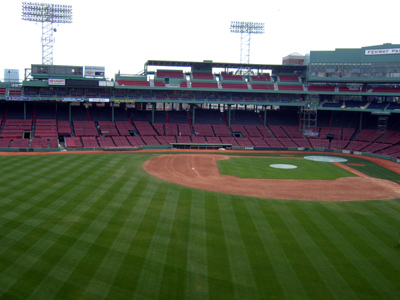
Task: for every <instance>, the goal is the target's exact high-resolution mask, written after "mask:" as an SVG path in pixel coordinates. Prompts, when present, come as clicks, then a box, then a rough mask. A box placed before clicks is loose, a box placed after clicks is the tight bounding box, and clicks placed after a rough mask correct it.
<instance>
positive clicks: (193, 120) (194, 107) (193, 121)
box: [192, 105, 196, 125]
mask: <svg viewBox="0 0 400 300" xmlns="http://www.w3.org/2000/svg"><path fill="white" fill-rule="evenodd" d="M195 110H196V106H194V105H193V113H192V125H194V124H196V122H195V115H196V114H195Z"/></svg>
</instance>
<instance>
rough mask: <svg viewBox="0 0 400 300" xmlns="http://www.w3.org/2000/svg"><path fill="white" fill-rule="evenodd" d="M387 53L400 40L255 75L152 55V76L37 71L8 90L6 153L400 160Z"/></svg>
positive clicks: (396, 80)
mask: <svg viewBox="0 0 400 300" xmlns="http://www.w3.org/2000/svg"><path fill="white" fill-rule="evenodd" d="M377 49H378V50H380V49H386V50H388V51H392V52H393V51H394V50H396V49H400V45H392V44H383V45H378V46H370V47H363V48H360V49H336V50H334V51H311V52H310V53H309V54H307V55H306V56H305V58H304V63H303V64H302V65H296V64H289V65H267V64H265V65H262V64H250V65H249V66H246V67H250V69H251V70H252V73H253V74H250V75H236V72H235V71H236V70H239V69H241V68H242V67H243V65H241V64H235V63H216V62H212V61H204V62H181V61H176V62H174V61H154V60H149V61H147V62H146V63H145V70H144V71H143V73H141V74H138V75H124V74H120V73H118V74H116V75H115V77H114V78H113V79H112V80H106V79H105V78H86V77H85V76H84V74H85V73H84V72H83V69H84V67H82V66H52V67H51V68H50V67H49V66H46V65H32V66H31V69H30V77H27V78H26V80H24V81H23V82H22V83H21V84H19V85H15V84H11V83H7V82H1V83H0V121H1V123H0V124H1V126H0V147H1V149H2V150H8V151H16V150H17V151H18V150H19V151H57V150H60V149H67V150H76V149H86V148H88V149H89V148H90V149H108V148H143V147H157V148H160V147H161V148H162V147H164V148H172V147H176V148H191V147H193V146H194V145H195V147H197V148H210V147H211V148H218V147H224V148H232V149H244V148H246V149H255V150H257V149H260V150H268V149H318V150H329V151H347V152H356V153H357V152H368V153H375V154H377V155H388V156H390V157H392V158H400V153H399V150H398V148H399V147H400V145H399V143H400V139H399V138H398V137H399V130H400V127H399V124H400V122H399V121H400V119H399V117H398V116H399V114H398V113H399V112H400V99H399V97H400V71H399V70H398V68H397V66H398V65H399V64H400V54H397V52H395V51H394V52H393V54H391V55H384V54H381V55H374V53H378V52H379V51H374V50H377ZM388 51H387V52H383V53H388ZM348 57H351V59H352V61H348ZM378 65H379V66H381V67H380V69H379V72H378V71H377V68H376V66H378ZM72 70H74V71H72ZM151 70H155V71H151Z"/></svg>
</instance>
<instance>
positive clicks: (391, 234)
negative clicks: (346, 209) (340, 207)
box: [351, 201, 400, 247]
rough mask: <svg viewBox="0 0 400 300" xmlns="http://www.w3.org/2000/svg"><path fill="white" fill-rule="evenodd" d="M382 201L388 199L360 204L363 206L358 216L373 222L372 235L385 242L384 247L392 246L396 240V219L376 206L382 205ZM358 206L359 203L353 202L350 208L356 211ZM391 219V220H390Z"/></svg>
mask: <svg viewBox="0 0 400 300" xmlns="http://www.w3.org/2000/svg"><path fill="white" fill-rule="evenodd" d="M373 202H374V203H373ZM382 202H388V201H370V202H368V203H362V204H360V205H361V206H362V208H363V213H362V215H361V216H360V217H362V218H364V219H365V221H366V222H371V223H373V224H374V226H375V227H374V235H375V236H376V238H378V239H380V240H381V241H382V242H383V243H385V245H386V247H392V246H393V242H395V243H397V242H398V240H397V235H398V220H396V219H394V218H392V217H389V216H388V215H387V214H385V213H384V212H382V211H381V210H380V209H378V208H377V206H376V205H375V204H378V203H380V204H379V206H382V205H381V204H382ZM358 207H359V205H357V204H355V205H354V206H352V207H351V210H352V211H354V212H357V210H358ZM399 215H400V213H399ZM392 220H393V222H391V221H392ZM388 221H389V222H388Z"/></svg>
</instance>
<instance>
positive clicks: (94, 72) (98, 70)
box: [85, 66, 106, 77]
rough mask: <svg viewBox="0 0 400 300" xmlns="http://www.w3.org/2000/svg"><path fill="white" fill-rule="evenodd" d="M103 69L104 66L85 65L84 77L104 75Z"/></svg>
mask: <svg viewBox="0 0 400 300" xmlns="http://www.w3.org/2000/svg"><path fill="white" fill-rule="evenodd" d="M105 70H106V68H105V67H91V66H85V77H104V75H105V73H106V71H105Z"/></svg>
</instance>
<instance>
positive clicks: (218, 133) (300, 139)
mask: <svg viewBox="0 0 400 300" xmlns="http://www.w3.org/2000/svg"><path fill="white" fill-rule="evenodd" d="M235 79H237V78H235ZM346 102H347V103H348V104H350V105H360V104H363V102H357V103H353V102H352V101H346ZM22 108H23V107H22V106H21V105H20V103H7V105H0V117H1V119H0V121H1V123H0V124H1V127H0V147H1V148H12V149H38V150H39V149H49V148H52V149H56V148H59V147H66V148H67V149H81V148H87V149H96V148H130V147H140V146H159V145H164V146H169V145H174V146H177V145H190V144H196V145H216V146H218V145H221V146H222V145H224V146H230V145H232V146H233V147H259V148H266V149H268V148H274V149H275V148H294V149H297V148H316V149H338V150H351V151H362V152H370V153H376V154H382V155H389V156H394V157H397V158H400V131H398V130H399V129H400V124H399V122H398V121H396V120H395V119H394V120H393V122H391V123H389V124H388V127H389V128H392V129H393V130H386V131H379V130H377V129H373V128H374V126H376V124H377V117H376V116H370V117H369V118H364V119H363V120H360V113H350V112H349V113H338V112H332V111H324V112H321V113H320V116H321V118H320V119H319V122H318V123H319V124H321V125H323V126H319V127H315V128H313V132H314V133H315V134H312V135H310V136H307V137H305V136H303V133H302V132H301V130H300V128H299V125H295V124H296V123H297V124H298V112H297V111H296V110H295V109H290V108H286V109H284V108H282V109H281V110H278V111H269V112H268V115H267V126H263V125H261V123H262V121H263V119H262V113H261V114H259V113H255V112H254V111H244V110H234V111H232V120H231V121H232V124H231V126H230V127H228V125H227V119H226V117H227V112H226V111H224V112H221V111H220V110H216V109H196V111H195V113H196V118H195V124H194V125H192V123H191V122H192V120H191V117H192V112H187V111H181V110H179V111H178V110H176V111H175V110H171V111H157V112H156V113H155V114H154V117H155V118H156V119H157V120H158V121H159V122H156V123H154V124H152V123H151V122H150V121H148V120H149V118H151V112H149V111H147V110H144V109H143V107H140V108H138V109H128V110H125V111H124V110H123V109H120V110H118V108H116V110H118V119H120V120H116V121H115V122H112V121H111V120H110V113H109V111H108V108H101V107H90V109H86V108H84V107H83V106H81V107H73V109H72V110H71V116H70V117H71V118H72V120H71V121H69V120H66V119H68V112H67V113H65V112H64V111H63V110H66V109H68V107H67V106H63V105H60V106H59V107H58V109H57V111H56V110H55V108H54V106H50V105H47V106H46V105H44V104H37V105H36V104H34V103H30V104H29V106H27V107H26V111H25V112H24V111H23V110H22V113H21V109H22ZM24 115H26V116H27V117H29V118H27V119H26V120H25V119H21V116H24ZM88 119H93V120H88ZM170 121H173V122H170ZM361 121H362V122H361ZM361 123H362V126H363V127H364V128H362V129H361V130H359V129H358V128H357V126H359V125H360V124H361Z"/></svg>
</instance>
